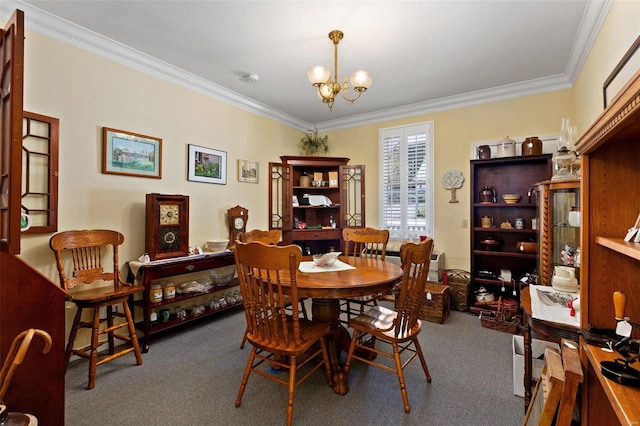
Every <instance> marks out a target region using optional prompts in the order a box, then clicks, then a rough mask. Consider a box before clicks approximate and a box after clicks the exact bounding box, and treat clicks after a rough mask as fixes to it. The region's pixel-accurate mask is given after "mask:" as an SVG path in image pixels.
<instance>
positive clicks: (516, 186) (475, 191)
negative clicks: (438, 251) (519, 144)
mask: <svg viewBox="0 0 640 426" xmlns="http://www.w3.org/2000/svg"><path fill="white" fill-rule="evenodd" d="M470 163H471V203H470V205H471V213H470V216H469V217H470V218H471V224H470V228H471V256H470V257H471V282H472V289H473V290H474V291H477V290H478V289H480V288H481V287H483V288H484V289H485V290H487V292H490V293H493V295H494V297H495V301H497V300H498V298H499V297H500V296H502V297H503V300H505V301H506V302H507V303H510V304H513V305H516V306H519V300H520V294H519V291H520V290H519V285H518V282H519V279H520V278H521V277H522V276H524V275H525V274H526V273H527V272H532V271H534V270H535V269H536V268H537V254H536V253H524V252H521V251H519V250H518V247H517V243H518V242H519V241H535V240H536V237H537V230H535V229H533V227H532V219H534V218H535V217H536V202H535V199H534V198H533V197H530V195H529V194H532V192H531V191H532V189H533V188H532V187H533V185H534V184H535V183H536V182H540V181H543V180H546V179H549V178H550V177H551V170H552V161H551V154H542V155H531V156H513V157H502V158H494V159H488V160H471V162H470ZM486 188H490V191H492V193H493V196H490V197H486V194H484V195H485V197H483V193H484V192H486ZM505 194H518V195H519V196H520V199H519V200H518V202H515V203H506V202H505V201H504V200H503V198H502V196H503V195H505ZM483 218H484V219H485V223H484V224H483V221H482V219H483ZM517 218H518V219H524V226H523V227H522V229H517V228H516V225H515V223H516V219H517ZM506 223H508V224H509V225H507V224H506ZM503 224H504V225H503ZM483 225H484V226H483ZM489 240H493V241H497V242H498V244H496V245H495V246H487V245H485V244H483V242H486V241H489ZM502 269H508V270H509V271H511V277H512V280H513V281H512V282H502V280H501V279H500V276H501V270H502ZM487 309H493V308H492V306H491V305H487V304H486V303H483V302H482V301H480V302H476V306H471V307H470V311H471V312H473V313H480V312H482V311H484V310H487Z"/></svg>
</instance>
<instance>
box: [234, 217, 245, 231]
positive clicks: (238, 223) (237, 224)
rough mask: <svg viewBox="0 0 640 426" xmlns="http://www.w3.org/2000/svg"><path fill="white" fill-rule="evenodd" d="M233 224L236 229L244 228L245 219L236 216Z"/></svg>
mask: <svg viewBox="0 0 640 426" xmlns="http://www.w3.org/2000/svg"><path fill="white" fill-rule="evenodd" d="M233 226H234V227H235V228H236V229H242V227H243V226H244V219H243V218H241V217H236V218H235V219H234V221H233Z"/></svg>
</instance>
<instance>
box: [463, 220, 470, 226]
mask: <svg viewBox="0 0 640 426" xmlns="http://www.w3.org/2000/svg"><path fill="white" fill-rule="evenodd" d="M462 227H463V228H468V227H469V219H462Z"/></svg>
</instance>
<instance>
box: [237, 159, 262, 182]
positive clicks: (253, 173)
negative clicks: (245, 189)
mask: <svg viewBox="0 0 640 426" xmlns="http://www.w3.org/2000/svg"><path fill="white" fill-rule="evenodd" d="M258 165H259V164H258V163H257V162H255V161H247V160H238V181H239V182H248V183H258Z"/></svg>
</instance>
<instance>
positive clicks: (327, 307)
mask: <svg viewBox="0 0 640 426" xmlns="http://www.w3.org/2000/svg"><path fill="white" fill-rule="evenodd" d="M311 312H312V315H313V321H320V322H326V323H328V324H329V326H330V332H329V334H327V337H326V340H325V342H326V345H327V351H328V352H329V362H330V363H331V375H332V377H331V380H332V382H333V391H334V392H335V393H337V394H340V395H345V394H346V393H347V392H349V386H348V385H347V375H346V374H344V372H343V371H342V366H341V365H340V353H341V352H342V351H345V352H346V351H347V350H348V349H349V344H350V343H351V336H350V335H349V331H347V329H346V328H344V327H343V326H342V324H340V300H338V299H313V304H312V306H311Z"/></svg>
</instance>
